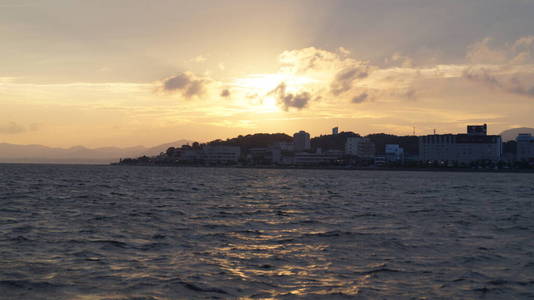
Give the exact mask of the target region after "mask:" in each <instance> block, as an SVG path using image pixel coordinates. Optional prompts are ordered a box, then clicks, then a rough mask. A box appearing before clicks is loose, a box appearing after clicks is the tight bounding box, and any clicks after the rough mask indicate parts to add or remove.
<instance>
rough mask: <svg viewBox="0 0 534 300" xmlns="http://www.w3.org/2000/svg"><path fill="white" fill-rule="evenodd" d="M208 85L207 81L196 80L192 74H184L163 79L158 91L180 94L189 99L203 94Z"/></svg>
mask: <svg viewBox="0 0 534 300" xmlns="http://www.w3.org/2000/svg"><path fill="white" fill-rule="evenodd" d="M208 84H209V81H208V80H206V79H202V78H198V77H196V76H195V75H193V74H192V73H189V72H184V73H180V74H178V75H175V76H173V77H169V78H167V79H165V80H164V81H163V83H162V86H161V88H160V90H161V91H164V92H167V93H180V94H182V95H183V96H184V97H185V98H188V99H189V98H192V97H194V96H200V95H202V94H204V92H205V91H206V86H207V85H208Z"/></svg>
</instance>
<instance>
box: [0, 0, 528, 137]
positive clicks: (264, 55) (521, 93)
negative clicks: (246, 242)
mask: <svg viewBox="0 0 534 300" xmlns="http://www.w3.org/2000/svg"><path fill="white" fill-rule="evenodd" d="M532 12H534V1H533V0H458V1H457V0H448V1H437V0H436V1H431V0H387V1H386V0H328V1H323V0H269V1H258V0H217V1H208V0H197V1H180V0H174V1H171V0H150V1H149V0H143V1H141V0H92V1H85V0H32V1H30V0H0V107H1V109H0V142H6V143H14V144H42V145H47V146H55V147H70V146H75V145H84V146H88V147H103V146H121V147H126V146H136V145H145V146H152V145H156V144H161V143H166V142H170V141H174V140H179V139H188V140H197V141H202V142H203V141H209V140H213V139H219V138H220V139H226V138H229V137H234V136H237V135H245V134H251V133H258V132H266V133H277V132H285V133H288V134H292V133H294V132H297V131H299V130H306V131H308V132H310V133H311V135H312V136H316V135H320V134H328V133H329V132H330V130H331V128H332V127H335V126H339V127H340V131H353V132H356V133H360V134H362V135H365V134H369V133H379V132H386V133H392V134H398V135H410V134H412V133H413V131H414V129H415V132H416V134H417V135H423V134H430V133H432V132H433V131H434V129H435V130H436V132H437V133H461V132H464V131H465V126H466V125H467V124H482V123H487V124H488V127H489V132H490V133H492V134H498V133H500V132H501V131H503V130H506V129H509V128H514V127H534V117H532V116H533V115H534V18H532Z"/></svg>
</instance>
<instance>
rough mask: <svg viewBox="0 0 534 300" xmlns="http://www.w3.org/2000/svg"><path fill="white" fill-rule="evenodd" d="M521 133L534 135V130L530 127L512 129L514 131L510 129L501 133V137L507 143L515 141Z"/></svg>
mask: <svg viewBox="0 0 534 300" xmlns="http://www.w3.org/2000/svg"><path fill="white" fill-rule="evenodd" d="M520 133H530V134H532V135H534V128H529V127H521V128H512V129H508V130H505V131H503V132H501V134H500V135H501V137H502V141H503V142H507V141H513V140H515V138H516V137H517V135H518V134H520Z"/></svg>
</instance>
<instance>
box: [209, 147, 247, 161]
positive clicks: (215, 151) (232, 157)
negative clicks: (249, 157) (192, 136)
mask: <svg viewBox="0 0 534 300" xmlns="http://www.w3.org/2000/svg"><path fill="white" fill-rule="evenodd" d="M202 154H203V155H202V158H203V160H204V161H205V162H207V163H229V162H238V161H239V157H240V156H241V148H240V147H236V146H206V147H204V148H203V149H202Z"/></svg>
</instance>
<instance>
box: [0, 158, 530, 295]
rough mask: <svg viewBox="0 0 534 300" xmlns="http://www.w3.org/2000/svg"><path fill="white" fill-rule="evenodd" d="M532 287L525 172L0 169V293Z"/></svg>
mask: <svg viewBox="0 0 534 300" xmlns="http://www.w3.org/2000/svg"><path fill="white" fill-rule="evenodd" d="M532 297H534V174H508V173H458V172H456V173H454V172H401V171H344V170H296V169H294V170H293V169H292V170H270V169H269V170H265V169H233V168H182V167H112V166H54V165H0V298H1V299H196V298H198V299H205V298H208V299H210V298H218V299H236V298H245V299H248V298H281V299H299V298H306V299H337V298H339V299H351V298H356V299H399V298H400V299H403V298H407V299H411V298H415V299H420V298H421V299H425V298H428V299H450V298H455V299H463V298H466V299H472V298H486V299H517V298H532Z"/></svg>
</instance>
